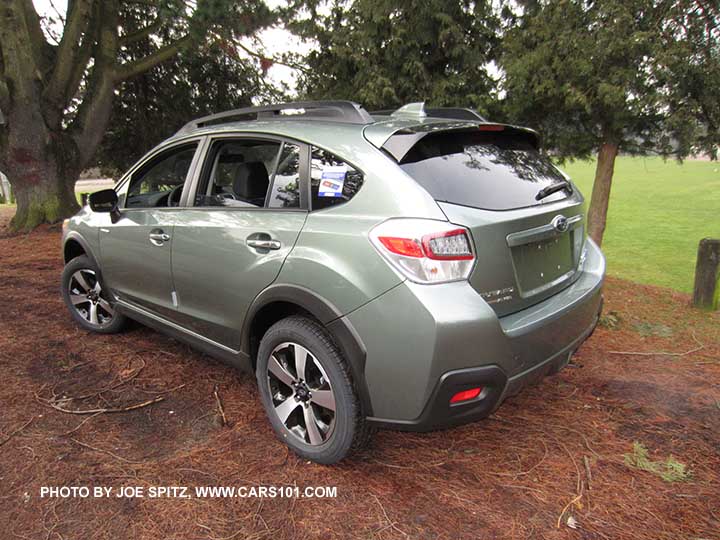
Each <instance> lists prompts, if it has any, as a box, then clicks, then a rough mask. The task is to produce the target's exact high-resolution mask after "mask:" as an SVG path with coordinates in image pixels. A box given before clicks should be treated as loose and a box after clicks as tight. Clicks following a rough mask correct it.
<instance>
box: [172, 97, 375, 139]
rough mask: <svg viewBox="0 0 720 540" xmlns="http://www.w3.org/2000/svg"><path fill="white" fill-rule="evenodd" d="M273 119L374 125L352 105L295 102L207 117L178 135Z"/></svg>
mask: <svg viewBox="0 0 720 540" xmlns="http://www.w3.org/2000/svg"><path fill="white" fill-rule="evenodd" d="M270 119H282V120H291V119H302V120H310V119H312V120H324V121H326V122H344V123H347V124H362V125H364V124H371V123H372V122H373V119H372V117H371V116H370V115H369V114H368V112H367V111H366V110H365V109H363V107H362V106H361V105H359V104H357V103H354V102H352V101H293V102H289V103H279V104H277V105H263V106H260V107H245V108H243V109H234V110H231V111H225V112H221V113H217V114H211V115H209V116H203V117H202V118H197V119H195V120H191V121H190V122H188V123H187V124H185V125H184V126H183V127H182V128H181V129H180V130H179V131H178V133H184V132H187V131H192V130H194V129H198V128H201V127H205V126H212V125H217V124H227V123H230V122H237V121H240V122H247V121H250V120H270Z"/></svg>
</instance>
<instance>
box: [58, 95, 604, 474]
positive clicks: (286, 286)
mask: <svg viewBox="0 0 720 540" xmlns="http://www.w3.org/2000/svg"><path fill="white" fill-rule="evenodd" d="M62 241H63V253H64V260H65V263H66V266H65V270H64V272H63V275H62V294H63V297H64V299H65V302H66V303H67V306H68V308H69V309H70V313H71V314H72V316H73V318H74V319H75V320H76V321H77V322H78V323H79V324H80V325H81V326H82V327H83V328H85V329H87V330H91V331H94V332H102V333H111V332H117V331H119V330H120V329H121V328H122V327H123V325H124V323H125V321H126V318H131V319H135V320H137V321H140V322H142V323H144V324H147V325H149V326H152V327H155V328H157V329H159V330H162V331H163V332H167V333H169V334H171V335H172V336H174V337H176V338H178V339H182V340H184V341H187V342H189V343H191V344H192V345H194V346H196V347H197V348H199V349H201V350H203V351H205V352H207V353H209V354H211V355H213V356H215V357H218V358H220V359H222V360H225V361H227V362H230V363H231V364H233V365H236V366H238V367H240V368H243V369H246V370H249V371H251V372H253V373H254V374H255V376H256V378H257V384H258V387H259V391H260V396H261V400H262V403H263V406H264V407H265V410H266V411H267V414H268V417H269V418H270V422H271V424H272V426H273V428H274V430H275V432H276V433H277V435H278V436H279V437H280V438H281V439H282V440H284V441H285V442H286V443H287V444H288V445H289V446H290V447H291V448H292V449H293V450H294V451H295V452H297V453H298V454H300V455H301V456H303V457H305V458H307V459H311V460H314V461H317V462H321V463H333V462H336V461H338V460H340V459H342V458H343V457H345V456H346V455H347V454H348V453H349V452H351V451H352V450H354V449H357V448H359V447H361V446H362V445H363V444H364V443H365V442H366V441H367V439H368V435H369V433H370V432H371V430H372V428H373V427H386V428H393V429H405V430H418V431H423V430H432V429H438V428H442V427H446V426H451V425H457V424H460V423H464V422H469V421H472V420H476V419H479V418H482V417H484V416H487V415H488V414H490V413H491V412H492V411H493V410H495V409H496V408H497V407H498V406H499V405H500V403H501V402H502V401H503V400H504V399H505V398H507V397H508V396H510V395H513V394H515V393H517V392H518V391H519V390H520V389H521V388H522V387H523V386H524V385H526V384H527V383H529V382H532V381H534V380H537V379H539V378H541V377H542V376H544V375H546V374H549V373H553V372H556V371H557V370H559V369H561V368H562V367H564V366H565V365H566V364H567V362H568V361H569V359H570V357H571V356H572V354H573V352H574V351H575V350H576V349H577V348H578V347H579V346H580V344H581V343H582V342H583V341H584V340H585V339H586V338H587V337H588V336H589V335H590V333H591V332H592V331H593V329H594V327H595V325H596V323H597V320H598V316H599V312H600V309H601V306H602V296H601V286H602V282H603V275H604V270H605V262H604V259H603V255H602V253H601V252H600V250H599V249H598V247H597V246H596V245H595V244H594V243H593V242H592V241H591V240H590V239H589V238H587V237H586V234H585V206H584V199H583V197H582V196H581V195H580V193H579V192H578V191H577V189H576V188H575V186H574V185H573V184H572V183H571V182H570V180H569V179H568V178H567V177H566V176H565V175H564V174H563V173H562V172H561V171H559V170H558V169H557V168H555V167H554V166H553V165H552V164H551V163H550V161H548V159H546V158H545V157H543V155H541V154H540V153H539V152H538V138H537V135H536V133H535V132H533V131H531V130H528V129H524V128H520V127H515V126H509V125H502V124H497V123H490V122H487V121H486V120H484V119H483V118H482V117H480V116H479V115H478V114H477V113H475V112H474V111H471V110H469V109H453V108H439V109H426V108H424V106H423V105H422V104H410V105H406V106H405V107H402V108H401V109H398V110H397V111H394V112H392V111H383V112H379V113H374V114H372V115H371V114H369V113H368V112H366V111H365V110H364V109H363V108H362V107H360V106H359V105H357V104H355V103H351V102H343V101H334V102H329V101H326V102H298V103H287V104H281V105H276V106H270V107H252V108H248V109H241V110H236V111H229V112H226V113H220V114H216V115H213V116H209V117H206V118H201V119H199V120H196V121H193V122H191V123H190V124H188V125H187V126H185V127H184V128H183V129H181V130H180V131H179V132H178V133H176V134H175V135H174V136H173V137H171V138H170V139H168V140H167V141H165V142H164V143H162V144H161V145H159V146H158V147H157V148H155V149H154V150H152V151H151V152H150V153H149V154H147V155H146V156H145V157H143V158H142V159H141V160H140V161H139V162H138V163H137V164H136V165H135V166H134V167H133V168H132V169H130V171H129V172H128V173H127V174H126V175H125V176H124V177H123V178H122V179H121V180H120V181H119V182H118V184H117V186H116V187H115V189H114V190H105V191H100V192H97V193H94V194H92V195H91V196H90V198H89V204H88V206H86V207H84V208H83V209H82V210H81V211H80V212H79V213H78V214H77V215H76V216H74V217H73V218H71V219H69V220H67V221H66V222H65V225H64V234H63V239H62Z"/></svg>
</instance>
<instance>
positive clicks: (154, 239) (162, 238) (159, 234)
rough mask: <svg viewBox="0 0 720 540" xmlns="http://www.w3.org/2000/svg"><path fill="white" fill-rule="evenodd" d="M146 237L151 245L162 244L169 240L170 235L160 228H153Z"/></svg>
mask: <svg viewBox="0 0 720 540" xmlns="http://www.w3.org/2000/svg"><path fill="white" fill-rule="evenodd" d="M148 238H149V239H150V242H151V243H152V244H153V245H156V246H162V245H163V244H164V243H165V242H167V241H168V240H170V235H169V234H167V233H166V232H165V231H163V230H162V229H153V230H152V231H150V234H148Z"/></svg>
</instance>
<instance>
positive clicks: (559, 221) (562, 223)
mask: <svg viewBox="0 0 720 540" xmlns="http://www.w3.org/2000/svg"><path fill="white" fill-rule="evenodd" d="M550 224H551V225H552V226H553V227H554V228H555V230H556V231H557V232H561V233H563V232H565V231H567V230H568V227H569V225H568V220H567V218H566V217H565V216H555V217H554V218H553V220H552V221H551V222H550Z"/></svg>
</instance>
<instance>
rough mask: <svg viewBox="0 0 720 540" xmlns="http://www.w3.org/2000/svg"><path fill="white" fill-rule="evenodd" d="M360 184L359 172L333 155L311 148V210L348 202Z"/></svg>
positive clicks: (361, 177) (361, 176) (361, 178)
mask: <svg viewBox="0 0 720 540" xmlns="http://www.w3.org/2000/svg"><path fill="white" fill-rule="evenodd" d="M362 183H363V175H362V173H361V172H360V171H358V170H357V169H355V168H354V167H353V166H352V165H349V164H348V163H345V162H344V161H343V160H342V159H340V158H339V157H337V156H335V155H334V154H331V153H330V152H327V151H325V150H321V149H320V148H316V147H314V146H313V148H312V158H311V162H310V202H311V204H312V209H313V210H321V209H323V208H327V207H328V206H334V205H336V204H341V203H344V202H346V201H349V200H350V199H352V198H353V197H354V196H355V194H356V193H357V192H358V191H359V190H360V188H361V187H362Z"/></svg>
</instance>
